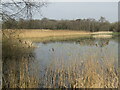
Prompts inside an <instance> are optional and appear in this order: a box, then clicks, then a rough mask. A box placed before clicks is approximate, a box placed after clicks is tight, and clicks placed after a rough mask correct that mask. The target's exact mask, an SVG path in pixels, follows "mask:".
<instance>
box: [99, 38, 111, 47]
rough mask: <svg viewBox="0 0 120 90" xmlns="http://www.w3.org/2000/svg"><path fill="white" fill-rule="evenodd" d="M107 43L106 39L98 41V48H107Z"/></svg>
mask: <svg viewBox="0 0 120 90" xmlns="http://www.w3.org/2000/svg"><path fill="white" fill-rule="evenodd" d="M109 41H110V40H106V39H101V40H98V45H99V47H104V46H107V45H108V44H109Z"/></svg>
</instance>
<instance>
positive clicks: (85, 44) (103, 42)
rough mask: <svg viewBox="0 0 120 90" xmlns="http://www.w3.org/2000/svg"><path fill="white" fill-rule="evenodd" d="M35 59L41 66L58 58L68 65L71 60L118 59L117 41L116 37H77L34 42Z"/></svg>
mask: <svg viewBox="0 0 120 90" xmlns="http://www.w3.org/2000/svg"><path fill="white" fill-rule="evenodd" d="M36 45H37V46H38V48H36V49H35V50H34V53H35V59H36V60H37V61H38V63H39V64H40V66H41V67H45V66H47V65H49V64H51V63H52V62H54V61H56V60H58V61H60V60H62V61H64V63H65V64H67V65H69V63H70V62H71V61H79V62H83V61H84V60H88V59H90V58H92V59H95V60H99V61H100V60H101V61H102V60H107V61H109V60H111V59H114V60H118V41H117V40H116V39H78V40H77V41H61V42H49V43H36Z"/></svg>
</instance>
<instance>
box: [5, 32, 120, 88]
mask: <svg viewBox="0 0 120 90" xmlns="http://www.w3.org/2000/svg"><path fill="white" fill-rule="evenodd" d="M5 33H7V34H6V35H7V36H3V88H117V87H118V68H116V66H115V65H114V64H115V61H117V60H116V59H115V58H111V59H109V58H105V57H104V61H98V60H97V58H96V57H94V56H90V57H88V58H86V60H84V61H83V62H80V61H81V59H79V60H76V59H75V60H71V61H69V63H68V64H65V63H66V62H65V60H63V59H62V57H61V59H60V60H57V59H56V58H54V59H53V61H52V62H51V63H50V64H49V65H47V67H46V68H43V69H42V71H41V72H39V70H40V68H39V66H38V67H37V63H35V60H34V57H30V53H31V50H30V48H26V46H24V44H22V43H20V42H19V40H20V38H19V37H16V36H15V37H14V34H11V33H12V32H9V33H8V32H5ZM51 40H53V38H51ZM111 57H112V56H111ZM32 60H34V61H32ZM30 62H33V63H32V64H30ZM34 66H36V67H35V68H32V67H34ZM31 72H34V73H32V74H31Z"/></svg>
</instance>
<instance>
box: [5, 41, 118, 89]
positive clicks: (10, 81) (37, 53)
mask: <svg viewBox="0 0 120 90" xmlns="http://www.w3.org/2000/svg"><path fill="white" fill-rule="evenodd" d="M36 44H37V45H38V46H39V47H38V48H35V49H34V50H33V51H32V53H31V54H26V55H27V56H20V57H19V58H14V59H9V58H7V59H5V60H4V61H3V74H4V75H3V76H4V77H3V87H20V88H28V87H29V88H30V87H32V88H36V87H48V88H49V87H60V86H62V87H63V86H64V87H73V86H72V84H74V83H73V82H71V81H73V80H75V82H76V78H79V79H80V78H81V77H82V76H84V75H87V74H89V75H90V74H91V73H92V72H93V71H92V70H94V69H96V66H95V65H94V64H93V63H91V62H89V61H91V59H94V61H96V62H100V63H101V64H102V65H103V66H104V62H107V63H109V62H111V61H112V62H113V64H114V66H115V67H117V62H118V42H117V40H116V39H77V40H76V41H64V42H49V43H45V44H44V43H36ZM86 61H87V63H88V66H90V67H92V68H90V69H89V67H88V66H87V65H85V64H83V62H86ZM92 64H93V65H92ZM105 65H106V63H105ZM52 66H53V67H52ZM72 66H73V67H72ZM79 66H80V67H79ZM85 66H87V67H88V68H87V67H85ZM98 66H99V65H98ZM59 68H61V69H59ZM81 68H82V69H83V68H84V69H85V70H88V71H89V73H88V72H86V71H85V72H83V71H82V70H81ZM100 68H101V67H100ZM97 69H99V68H97ZM94 71H95V70H94ZM73 72H74V73H73ZM101 72H102V71H101ZM105 72H110V70H109V69H106V70H105ZM105 72H104V73H102V74H105ZM61 73H62V74H61ZM98 73H100V71H99V72H98ZM102 74H101V75H102ZM91 75H92V76H95V75H96V78H97V77H98V78H99V76H98V75H97V74H93V73H92V74H91ZM73 77H74V78H73ZM105 77H108V74H106V76H104V77H103V78H105ZM112 77H114V75H113V76H112ZM62 78H64V79H62ZM85 78H86V79H85V80H84V81H86V82H88V81H87V78H88V76H86V77H85ZM79 79H78V80H79ZM102 80H103V79H100V81H99V80H98V82H101V83H105V82H102ZM115 80H116V79H115ZM79 81H81V82H82V79H80V80H79ZM108 81H110V80H109V78H108V80H107V82H108ZM63 82H64V84H63ZM91 82H92V81H91ZM113 82H117V81H113ZM96 83H97V82H96ZM108 84H109V83H108ZM75 85H76V84H75ZM80 85H81V86H78V85H76V86H75V87H84V85H86V86H88V87H90V86H89V85H88V84H86V83H84V84H80ZM115 85H116V84H115ZM94 86H95V85H94ZM97 87H101V86H98V85H97ZM106 87H109V85H108V86H106ZM115 87H116V86H115Z"/></svg>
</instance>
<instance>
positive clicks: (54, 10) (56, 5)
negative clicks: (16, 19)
mask: <svg viewBox="0 0 120 90" xmlns="http://www.w3.org/2000/svg"><path fill="white" fill-rule="evenodd" d="M42 15H43V17H46V18H50V19H78V18H81V19H83V18H95V19H97V20H98V19H99V18H100V16H103V17H105V18H106V19H107V20H109V21H110V22H115V21H118V3H117V2H52V3H49V4H48V6H47V7H44V8H42ZM43 17H41V16H40V15H38V14H36V15H35V16H34V18H35V19H39V18H43Z"/></svg>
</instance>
